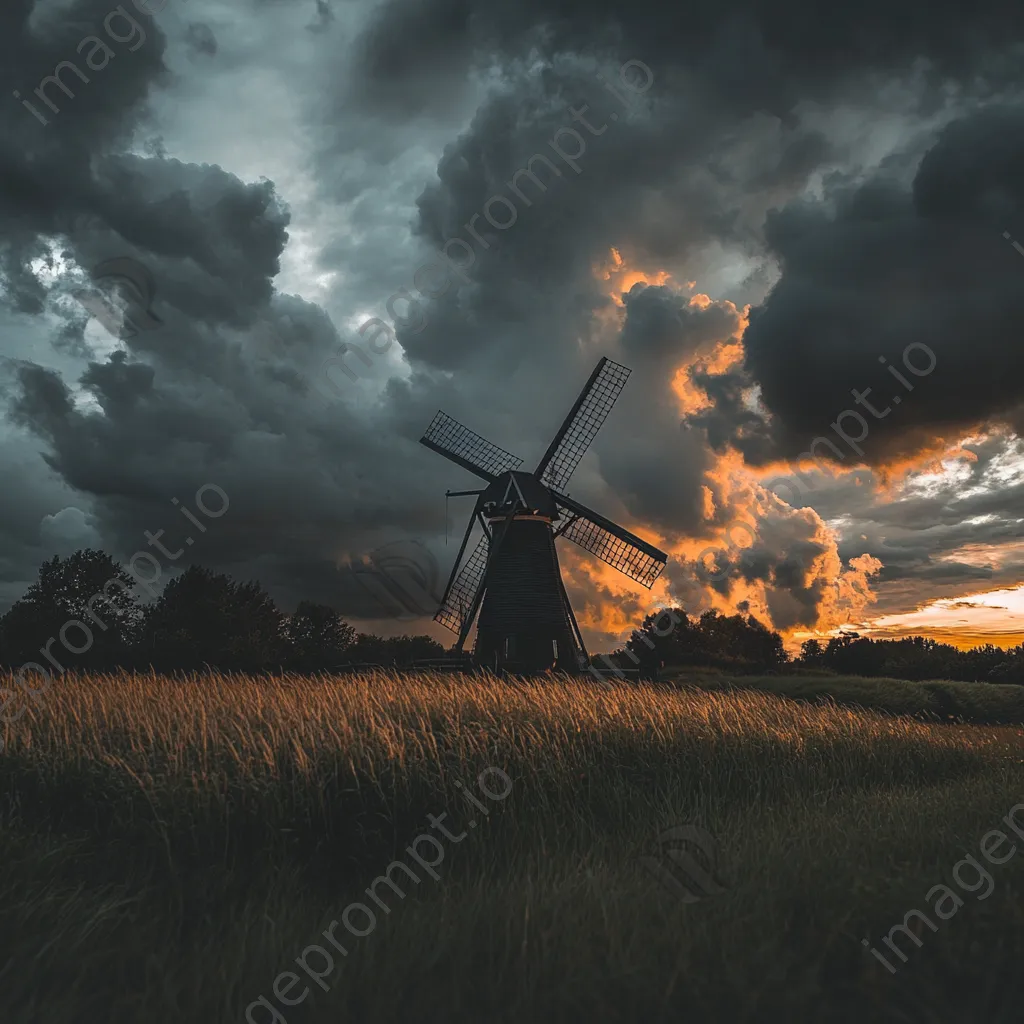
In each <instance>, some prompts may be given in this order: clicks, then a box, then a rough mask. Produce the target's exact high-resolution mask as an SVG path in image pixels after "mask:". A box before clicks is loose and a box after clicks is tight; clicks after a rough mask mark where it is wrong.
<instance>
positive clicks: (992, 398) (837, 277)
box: [704, 104, 1024, 464]
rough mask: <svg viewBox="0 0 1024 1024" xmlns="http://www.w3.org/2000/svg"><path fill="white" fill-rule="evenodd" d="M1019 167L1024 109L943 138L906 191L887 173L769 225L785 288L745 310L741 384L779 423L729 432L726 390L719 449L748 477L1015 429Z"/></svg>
mask: <svg viewBox="0 0 1024 1024" xmlns="http://www.w3.org/2000/svg"><path fill="white" fill-rule="evenodd" d="M1022 169H1024V107H1022V106H1021V105H1017V104H1014V105H1008V106H1002V107H998V108H994V109H987V110H982V111H980V112H978V113H976V114H973V115H971V116H969V117H967V118H964V119H962V120H960V121H958V122H955V123H953V124H951V125H950V126H948V127H947V128H946V129H945V130H944V131H943V132H942V134H941V135H940V137H939V139H938V140H937V142H936V143H935V145H934V146H933V147H932V148H931V149H930V151H929V152H928V153H927V154H926V155H925V157H924V159H923V161H922V162H921V165H920V168H919V170H918V172H917V174H916V177H915V178H914V180H913V183H912V186H910V187H908V186H905V185H903V184H902V183H901V182H899V181H898V180H893V179H891V178H888V177H886V176H885V175H884V173H883V174H880V175H879V176H877V177H875V178H874V179H872V180H870V181H868V182H867V183H865V184H861V185H854V184H843V183H839V184H835V185H833V187H831V189H830V190H829V192H828V195H827V197H826V199H825V200H824V201H822V202H815V201H802V202H800V203H794V204H791V205H790V206H788V207H787V208H785V209H784V210H782V211H780V212H778V213H777V214H773V215H772V216H770V217H769V219H768V223H767V229H766V236H767V241H768V244H769V246H770V248H771V250H772V251H773V252H774V254H775V255H776V256H777V257H778V259H779V262H780V265H781V268H782V276H781V278H780V280H779V281H778V283H777V284H776V285H775V287H774V288H773V289H772V291H771V293H770V294H769V296H768V297H767V299H766V300H765V302H764V303H763V304H762V305H761V306H760V307H758V308H756V309H754V310H752V312H751V315H750V326H749V328H748V329H747V331H746V334H745V336H744V349H745V377H744V379H743V383H744V384H745V385H746V386H748V387H749V386H751V385H755V384H756V385H758V387H759V396H760V399H761V402H762V403H763V405H764V407H765V408H766V409H767V412H768V414H769V415H770V417H771V421H770V423H771V425H770V428H769V427H768V426H767V424H765V423H762V424H761V425H756V424H755V425H753V426H752V427H751V425H750V423H749V420H750V417H749V414H744V415H743V416H742V417H740V418H739V419H738V422H737V426H738V427H742V428H744V429H743V430H742V431H741V430H737V431H734V432H732V433H730V430H729V427H728V424H729V420H730V418H731V417H732V416H734V415H735V414H736V411H737V405H736V402H735V397H734V396H735V394H736V386H735V383H734V378H729V379H727V380H726V381H723V382H721V383H719V384H714V382H712V384H713V387H717V389H718V391H719V393H720V395H721V397H722V398H723V399H725V401H724V402H723V404H722V405H721V406H720V407H719V408H718V409H716V410H715V411H714V412H712V413H709V414H706V415H705V416H704V420H705V421H706V422H707V425H708V429H709V436H710V437H711V438H712V439H713V440H714V441H716V442H718V443H719V444H724V443H725V442H726V441H731V442H733V443H734V444H735V445H736V447H737V448H739V450H740V451H742V452H743V454H744V455H745V456H746V457H747V459H748V460H749V461H751V462H753V463H758V462H762V461H768V460H771V459H775V458H792V457H794V456H796V455H798V454H799V453H801V452H804V451H807V450H808V449H809V445H810V443H811V441H812V440H813V439H814V438H815V437H818V436H824V437H827V438H829V440H830V442H831V444H832V445H835V446H836V448H837V450H833V449H832V448H831V446H826V445H822V446H820V447H819V448H818V449H817V452H816V454H818V455H820V456H821V457H823V458H825V459H826V460H828V459H832V460H833V461H845V462H846V463H847V464H850V463H852V462H860V461H863V462H867V463H873V464H878V463H885V462H889V461H892V460H893V459H896V458H899V457H901V456H908V455H912V454H913V453H915V452H916V451H918V450H920V449H922V448H928V447H933V446H934V444H935V443H936V439H941V438H948V439H954V438H955V436H957V435H958V433H962V432H963V431H964V430H965V429H967V428H970V427H972V426H973V425H975V424H984V423H992V422H999V421H1002V422H1010V423H1014V424H1016V423H1019V422H1020V418H1021V412H1020V406H1021V402H1022V400H1024V388H1022V383H1021V382H1022V380H1024V372H1022V371H1024V355H1022V349H1021V346H1020V336H1021V331H1022V329H1024V260H1022V259H1021V257H1020V256H1019V255H1018V254H1017V252H1016V251H1015V250H1014V249H1013V248H1012V247H1011V245H1009V244H1008V243H1007V242H1006V241H1005V240H1004V238H1003V232H1004V230H1006V229H1009V230H1011V231H1012V230H1015V229H1016V228H1015V226H1016V225H1020V224H1024V174H1022V173H1021V172H1022ZM894 370H895V372H894ZM901 377H902V380H901V379H900V378H901ZM908 384H909V385H910V388H908V387H907V385H908ZM869 388H870V392H869V391H868V390H867V389H869ZM854 392H856V394H855V393H854ZM844 410H850V411H849V412H847V413H844ZM841 416H842V417H843V418H842V419H841V420H840V417H841ZM766 434H770V436H771V440H772V443H771V444H766ZM844 435H846V437H852V438H853V439H854V443H853V444H850V443H849V442H848V441H847V440H846V439H845V438H844ZM858 448H860V449H862V451H858V450H857V449H858Z"/></svg>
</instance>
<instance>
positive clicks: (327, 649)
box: [286, 601, 356, 671]
mask: <svg viewBox="0 0 1024 1024" xmlns="http://www.w3.org/2000/svg"><path fill="white" fill-rule="evenodd" d="M286 634H287V637H288V642H289V644H290V647H291V650H290V657H289V662H290V663H294V664H295V666H296V667H297V668H301V669H305V670H307V671H309V670H315V669H326V668H334V667H335V666H337V665H340V664H341V663H342V662H343V661H345V660H348V659H349V650H350V648H351V647H352V645H353V643H354V642H355V639H356V631H355V629H354V628H353V627H352V626H350V625H349V624H348V623H347V622H345V621H343V620H342V618H341V616H340V615H338V613H337V612H336V611H335V610H334V609H333V608H330V607H328V606H327V605H324V604H314V603H313V602H312V601H301V602H300V603H299V606H298V607H297V608H296V609H295V611H294V613H293V614H292V615H291V616H290V617H289V619H288V623H287V627H286Z"/></svg>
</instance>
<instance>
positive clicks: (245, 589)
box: [142, 566, 287, 669]
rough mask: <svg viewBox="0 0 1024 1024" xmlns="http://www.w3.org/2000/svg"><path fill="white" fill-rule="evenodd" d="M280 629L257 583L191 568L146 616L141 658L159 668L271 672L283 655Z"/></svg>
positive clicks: (280, 620)
mask: <svg viewBox="0 0 1024 1024" xmlns="http://www.w3.org/2000/svg"><path fill="white" fill-rule="evenodd" d="M284 625H285V623H284V616H283V615H282V614H281V612H280V611H279V610H278V608H277V606H276V605H275V604H274V602H273V601H272V600H271V598H270V596H269V595H268V594H267V593H266V591H264V590H263V588H262V587H261V586H260V585H259V584H258V583H235V582H234V581H233V580H232V579H231V578H230V577H228V576H225V575H223V574H220V573H213V572H210V571H209V570H208V569H202V568H200V567H198V566H191V567H190V568H188V569H186V570H185V572H183V573H182V574H181V575H180V576H178V577H176V578H175V579H173V580H171V581H170V582H169V583H168V584H167V586H166V587H164V591H163V593H162V594H161V595H160V597H159V598H158V599H157V601H156V602H155V603H154V604H153V605H152V606H151V607H150V608H149V610H148V611H147V614H146V621H145V627H144V631H143V641H142V655H143V657H144V658H145V659H146V660H147V661H149V662H151V663H152V664H153V665H154V666H156V667H159V668H182V669H188V668H199V667H201V666H202V665H204V664H205V665H210V666H212V667H217V668H223V669H261V668H271V667H274V666H276V665H279V664H281V662H282V660H283V657H284V656H285V655H286V652H287V649H286V646H285V630H284Z"/></svg>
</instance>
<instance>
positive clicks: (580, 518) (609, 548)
mask: <svg viewBox="0 0 1024 1024" xmlns="http://www.w3.org/2000/svg"><path fill="white" fill-rule="evenodd" d="M555 500H556V501H557V502H558V507H559V509H560V510H561V511H562V512H563V513H564V514H565V515H566V516H567V517H568V522H567V524H566V525H565V526H564V527H562V529H561V530H559V532H558V536H561V537H565V538H566V539H567V540H571V541H573V543H575V544H579V546H580V547H581V548H583V550H584V551H589V552H590V553H591V554H592V555H597V557H598V558H600V559H601V560H602V561H603V562H607V563H608V564H609V565H610V566H612V568H614V569H618V570H619V572H621V573H623V574H625V575H626V576H628V577H629V578H630V579H631V580H636V582H637V583H640V584H642V585H643V586H645V587H647V588H650V587H651V586H652V584H653V583H654V581H655V580H656V579H657V578H658V577H659V576H660V575H661V571H662V569H664V568H665V563H666V562H667V561H668V555H666V554H665V552H664V551H661V550H659V549H658V548H656V547H654V545H653V544H648V543H647V541H645V540H641V539H640V538H639V537H638V536H637V535H636V534H635V533H630V532H629V530H625V529H623V528H622V527H621V526H619V525H617V524H616V523H613V522H612V521H611V520H610V519H605V517H604V516H602V515H599V514H598V513H597V512H594V511H593V510H592V509H589V508H587V506H586V505H584V504H583V503H582V502H578V501H575V500H573V499H572V498H567V497H563V496H562V495H558V496H557V497H556V499H555Z"/></svg>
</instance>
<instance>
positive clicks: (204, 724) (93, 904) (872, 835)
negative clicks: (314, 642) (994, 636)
mask: <svg viewBox="0 0 1024 1024" xmlns="http://www.w3.org/2000/svg"><path fill="white" fill-rule="evenodd" d="M4 685H5V686H8V687H9V686H10V685H11V684H10V681H9V680H8V681H7V682H5V683H4ZM0 729H2V730H4V731H3V733H2V735H3V737H4V738H5V740H6V746H5V747H4V749H3V751H2V752H0V861H2V865H3V869H2V873H0V1019H2V1020H3V1021H4V1022H7V1024H30V1022H31V1024H71V1022H75V1024H78V1022H82V1024H94V1022H100V1021H102V1022H109V1024H121V1022H133V1024H134V1022H147V1024H165V1022H166V1024H170V1022H175V1024H177V1022H181V1021H189V1022H198V1024H220V1022H222V1021H223V1022H228V1021H232V1022H243V1021H245V1020H246V1012H247V1007H249V1008H251V1009H250V1010H249V1013H250V1021H251V1022H253V1024H263V1022H265V1021H274V1022H275V1024H277V1022H278V1021H285V1022H286V1024H296V1022H298V1024H301V1022H321V1021H322V1022H331V1024H334V1022H339V1021H350V1020H351V1021H359V1022H368V1024H377V1022H391V1021H395V1022H399V1021H401V1022H406V1021H413V1020H415V1021H427V1022H433V1021H439V1022H440V1021H446V1022H454V1024H462V1022H465V1024H470V1022H472V1024H492V1022H494V1024H504V1022H524V1024H525V1022H535V1021H536V1022H551V1024H561V1022H577V1021H578V1022H606V1021H608V1022H611V1021H614V1022H619V1021H621V1022H624V1024H625V1022H635V1021H639V1022H661V1021H665V1022H669V1021H671V1022H673V1024H675V1022H680V1021H686V1022H701V1021H715V1022H717V1021H721V1022H729V1024H732V1022H755V1021H756V1022H766V1024H767V1022H776V1021H781V1020H785V1021H821V1020H828V1021H850V1022H863V1021H873V1022H876V1021H878V1022H887V1021H892V1022H897V1021H899V1022H907V1021H915V1022H916V1021H921V1022H949V1024H954V1022H955V1024H965V1022H974V1021H978V1022H982V1021H984V1022H986V1024H996V1022H1001V1021H1005V1022H1010V1021H1017V1020H1019V1014H1020V1010H1021V1006H1024V983H1022V981H1021V972H1020V969H1019V968H1020V962H1021V959H1022V957H1024V840H1020V839H1018V841H1017V843H1016V849H1017V852H1016V853H1015V855H1014V856H1013V857H1012V858H1011V859H1009V860H1008V861H1007V862H1006V863H1004V864H1002V865H1001V866H994V865H991V864H987V865H986V862H985V861H984V860H981V863H982V864H983V865H986V866H987V868H988V871H989V872H990V874H991V876H992V880H993V885H992V888H991V890H990V891H989V895H988V897H987V898H986V899H984V900H979V899H978V898H977V897H978V895H980V892H983V891H985V890H984V889H982V890H980V891H976V892H975V893H974V894H972V893H970V892H967V891H965V890H964V888H958V887H957V886H956V884H955V882H954V880H953V875H952V871H953V867H954V865H955V864H956V863H957V862H958V861H960V860H961V858H963V857H964V855H965V854H972V855H973V856H974V857H975V858H980V854H979V843H980V841H981V839H982V836H983V835H984V834H985V833H986V832H988V831H989V830H992V829H997V828H1002V829H1003V831H1004V832H1009V829H1008V826H1006V825H1004V824H1002V822H1001V820H1002V819H1003V818H1004V816H1006V815H1007V813H1008V812H1009V810H1010V808H1011V807H1013V806H1014V805H1016V804H1020V803H1024V735H1022V730H1021V728H1019V727H1008V726H976V725H966V726H950V725H940V724H929V723H923V722H916V721H913V720H910V719H905V718H892V717H883V716H881V715H878V714H874V713H872V712H868V711H858V710H852V709H849V708H843V707H839V706H836V705H834V704H822V705H811V704H806V703H796V702H793V701H789V700H785V699H782V698H778V697H775V696H772V695H768V694H762V693H757V692H749V691H743V692H741V691H737V692H722V693H714V692H706V691H700V690H673V689H669V688H664V687H655V686H644V685H641V686H637V685H634V684H613V686H612V688H611V689H608V690H604V689H601V688H599V687H597V686H595V685H592V684H590V683H588V682H573V681H566V680H559V679H548V680H543V681H537V682H533V683H519V684H509V683H507V682H503V681H500V680H496V679H493V678H489V677H474V678H460V677H444V676H431V675H429V674H416V675H405V676H395V675H390V674H384V673H379V674H369V675H366V676H360V677H346V678H320V679H301V678H298V677H288V676H285V677H281V678H278V679H272V680H257V679H247V678H225V677H219V676H205V677H195V678H191V679H187V680H184V681H182V680H172V679H167V678H162V677H157V676H145V675H143V676H132V675H118V676H112V677H102V676H92V677H84V678H82V677H78V678H75V677H71V676H65V677H63V678H61V679H59V680H58V681H57V682H56V683H55V685H54V686H53V688H52V689H51V690H50V692H48V693H46V694H45V695H44V696H43V697H42V698H41V702H40V704H39V705H38V706H35V705H31V706H30V710H29V712H28V713H27V714H26V715H25V716H24V718H22V719H21V720H20V721H19V722H17V723H16V724H15V725H13V726H2V725H0ZM491 767H497V768H500V769H501V770H502V771H503V772H505V773H507V775H508V777H509V778H510V779H511V780H512V782H511V791H510V792H509V793H508V795H507V797H505V798H504V799H502V800H500V801H491V802H488V800H487V798H486V797H485V796H482V795H481V792H480V790H479V789H478V787H477V783H476V781H475V780H476V778H477V776H478V773H480V772H481V770H483V769H487V768H491ZM495 778H496V776H495V775H494V774H493V773H492V774H491V775H489V776H485V779H489V780H490V781H489V782H488V785H489V786H492V787H495V788H499V789H500V783H496V782H495V781H494V779H495ZM457 783H459V784H461V785H462V787H463V788H462V789H460V788H459V785H457ZM465 790H472V791H473V792H474V793H475V797H476V799H477V800H479V801H480V802H481V805H482V806H485V809H486V810H487V811H488V813H487V814H484V813H481V812H480V811H478V810H477V809H476V807H475V806H474V805H473V804H471V803H470V802H469V801H468V800H467V799H466V798H465V797H464V795H463V794H464V792H465ZM445 813H446V814H447V818H446V819H444V823H445V825H446V827H447V828H448V829H449V830H450V831H451V833H452V834H454V835H457V834H459V833H465V834H464V835H463V836H462V838H461V839H459V841H458V842H457V843H456V842H449V841H447V840H444V841H443V847H444V854H443V859H440V858H437V857H436V856H434V855H433V854H432V852H431V851H430V850H427V853H426V856H427V857H433V859H435V860H437V865H436V872H435V873H436V874H437V875H438V878H437V880H433V879H432V878H430V877H429V876H428V874H427V873H425V872H424V871H423V870H421V869H420V868H419V867H418V866H417V865H416V863H415V862H414V861H413V860H412V859H411V856H410V854H409V853H408V852H407V848H408V847H409V845H410V844H411V843H413V841H414V840H415V839H416V837H417V836H419V835H421V834H428V833H430V834H434V835H437V834H438V833H437V832H436V830H434V831H432V830H431V828H430V825H429V822H428V815H434V816H440V815H442V814H445ZM1018 820H1024V815H1021V816H1019V817H1018ZM470 821H473V822H475V825H474V826H472V827H471V826H470V825H469V822H470ZM691 822H692V823H696V824H699V825H701V826H702V827H704V828H706V829H708V830H709V831H710V832H711V833H713V834H714V835H715V836H716V837H717V839H718V843H719V852H718V861H717V865H716V868H715V873H716V874H717V876H718V877H719V878H720V879H721V880H722V881H723V882H724V883H725V884H726V885H727V887H728V888H727V891H725V892H724V893H721V894H719V895H713V896H709V897H708V898H706V899H703V900H702V901H700V902H697V903H683V902H681V901H680V900H679V899H677V898H676V897H674V896H673V895H670V894H669V893H667V892H666V891H665V890H664V889H663V888H661V887H660V886H659V885H658V884H657V883H656V882H655V880H654V879H653V878H652V876H651V875H650V874H649V873H647V872H646V871H645V870H644V868H643V867H642V866H641V865H640V863H639V858H640V857H641V856H642V855H644V854H654V853H655V852H656V844H655V840H656V836H657V835H658V833H659V832H660V831H661V830H663V829H665V828H667V827H669V826H674V825H680V824H686V823H691ZM1010 838H1011V839H1016V838H1017V837H1015V836H1014V835H1013V834H1012V833H1011V834H1010ZM439 845H441V844H439ZM428 846H429V844H428ZM419 849H420V850H421V851H422V850H423V849H425V848H424V847H423V846H420V847H419ZM1004 852H1005V848H1004ZM396 859H397V860H401V861H403V862H405V863H406V864H407V865H409V866H411V867H416V868H417V871H419V882H418V883H417V884H413V883H407V882H406V880H405V877H404V875H402V876H400V877H399V881H400V882H401V884H402V886H403V888H404V889H405V891H406V895H405V897H404V898H399V897H397V896H395V895H394V894H393V893H392V892H391V891H389V890H388V889H386V888H383V887H381V889H379V890H377V891H379V892H381V894H382V896H383V897H384V898H385V899H384V902H385V903H386V905H387V907H388V910H387V912H386V913H385V912H384V911H383V910H381V909H379V907H378V906H377V905H376V904H374V903H373V902H371V901H370V898H369V897H368V896H367V894H366V889H367V887H368V886H370V885H371V883H372V882H373V881H374V879H375V878H376V877H377V876H380V875H381V874H382V872H384V870H385V868H386V867H387V866H388V864H389V863H390V862H392V861H394V860H396ZM396 874H397V873H396ZM961 877H963V879H964V887H966V886H967V885H969V884H972V883H973V880H974V879H975V877H976V876H975V875H973V874H972V873H971V872H970V871H967V870H965V871H964V872H962V875H961ZM940 883H944V884H946V885H949V886H950V887H951V888H952V889H953V891H954V892H959V894H960V897H961V898H962V899H963V901H964V903H963V905H962V906H961V907H960V908H959V910H958V911H957V913H956V914H955V916H953V917H951V918H950V919H948V920H945V921H941V920H937V923H938V930H937V931H936V932H935V933H932V932H931V931H929V930H926V929H921V934H922V940H921V941H922V943H923V945H922V946H921V948H916V947H915V946H914V945H913V944H912V943H911V942H909V941H907V940H906V939H905V938H903V939H900V938H898V941H899V945H900V948H901V949H903V950H905V952H906V953H907V955H908V959H907V962H906V963H905V964H903V963H901V962H900V961H899V960H897V959H896V958H895V957H894V956H891V960H892V962H893V963H894V964H896V965H897V966H898V968H899V969H898V971H897V972H896V973H895V974H891V973H890V972H889V971H888V970H886V968H885V967H884V966H882V965H881V964H880V963H879V962H878V961H877V960H876V959H874V958H873V957H872V956H871V955H870V954H869V953H868V951H867V950H866V949H865V948H864V947H863V946H862V945H861V939H862V938H867V939H869V940H870V942H871V944H872V945H873V946H875V947H880V948H881V950H882V952H883V953H884V952H887V950H886V948H885V947H884V946H882V944H881V939H882V938H883V937H884V936H885V935H886V934H887V933H888V932H889V930H890V928H892V926H893V925H894V924H898V923H901V922H902V921H903V918H904V915H905V914H906V912H907V911H908V910H910V909H911V908H917V909H919V910H922V911H924V912H925V913H929V914H930V913H931V908H930V905H929V903H928V902H926V901H925V898H924V897H925V893H926V892H927V891H928V890H930V889H931V887H932V886H935V885H937V884H940ZM354 901H360V902H362V903H363V904H364V905H367V906H368V907H369V908H372V909H374V910H376V911H377V913H376V927H375V929H374V930H372V932H371V933H369V934H366V935H365V937H355V936H354V935H353V934H350V933H348V932H346V931H345V929H344V927H343V926H342V925H341V924H339V925H338V928H337V930H336V931H334V932H333V933H332V934H333V935H334V936H335V937H336V938H337V939H338V940H339V941H340V942H341V943H342V944H343V947H344V948H345V949H346V953H345V954H344V955H342V954H341V953H337V952H335V953H334V955H333V961H334V963H333V967H332V969H331V971H330V972H328V971H327V969H326V963H325V962H324V960H323V959H322V958H320V959H318V956H319V954H315V953H313V954H305V953H304V950H307V948H308V947H310V946H311V945H312V944H320V945H321V946H323V947H326V949H327V950H330V949H331V947H330V945H329V944H328V941H327V940H326V939H325V938H324V937H323V935H322V934H321V933H322V932H323V931H324V930H325V929H328V928H329V927H330V926H331V922H332V921H334V920H339V921H340V920H341V918H342V913H343V911H344V910H345V909H346V907H348V906H349V905H350V904H352V903H353V902H354ZM353 924H354V926H355V928H356V929H357V930H365V928H366V924H365V920H364V918H362V917H360V916H358V915H357V916H355V917H354V918H353ZM301 956H304V957H305V960H306V962H307V964H310V965H312V970H313V971H314V973H319V974H321V975H323V977H322V983H321V984H320V985H318V984H316V983H314V981H313V980H312V979H311V978H310V977H309V976H307V974H305V973H303V971H302V970H301V968H300V967H298V966H297V965H296V963H295V960H296V958H297V957H301ZM285 971H297V972H298V974H299V975H300V976H301V980H300V982H299V983H298V984H296V985H293V986H291V987H289V986H290V984H291V983H289V982H288V979H287V978H284V979H283V980H282V982H281V984H280V990H281V992H282V993H283V994H284V996H285V997H287V998H289V999H291V1000H293V1001H294V1000H295V999H297V997H298V996H300V995H301V994H302V992H303V990H304V989H307V988H308V992H309V994H308V995H307V996H305V997H304V998H303V1000H302V1002H301V1003H298V1005H294V1006H290V1005H288V1004H287V1003H285V1002H284V1001H283V999H282V998H278V997H276V996H275V992H274V988H273V986H274V981H275V978H279V976H281V974H282V972H285ZM325 989H326V990H325ZM261 997H262V998H263V999H264V1001H265V1005H262V1004H259V1003H257V1001H258V1000H259V999H260V998H261ZM254 1003H256V1005H255V1006H253V1004H254ZM268 1007H269V1009H268Z"/></svg>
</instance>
